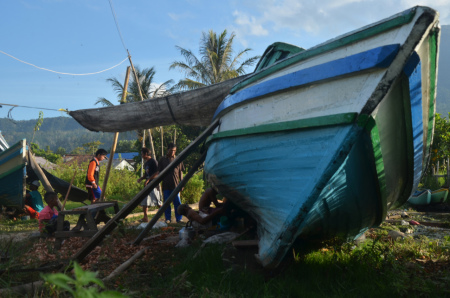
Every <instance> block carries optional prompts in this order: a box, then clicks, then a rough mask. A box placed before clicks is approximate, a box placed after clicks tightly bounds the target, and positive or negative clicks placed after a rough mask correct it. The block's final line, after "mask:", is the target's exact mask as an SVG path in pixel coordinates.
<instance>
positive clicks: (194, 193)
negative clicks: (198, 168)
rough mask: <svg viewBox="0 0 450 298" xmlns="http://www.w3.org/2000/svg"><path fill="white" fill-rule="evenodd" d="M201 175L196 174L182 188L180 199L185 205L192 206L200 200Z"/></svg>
mask: <svg viewBox="0 0 450 298" xmlns="http://www.w3.org/2000/svg"><path fill="white" fill-rule="evenodd" d="M204 184H205V183H204V181H203V173H202V172H198V173H197V174H195V175H194V176H192V178H191V179H190V180H189V182H188V183H187V184H186V186H185V187H184V190H183V193H182V196H181V199H182V201H183V203H185V204H194V203H197V202H198V201H199V200H200V197H201V196H202V194H203V190H204Z"/></svg>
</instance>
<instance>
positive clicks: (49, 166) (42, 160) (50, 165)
mask: <svg viewBox="0 0 450 298" xmlns="http://www.w3.org/2000/svg"><path fill="white" fill-rule="evenodd" d="M34 159H35V160H36V163H37V164H38V165H40V166H41V167H42V168H44V169H46V170H54V169H55V168H56V167H57V165H56V164H54V163H52V162H49V161H48V160H46V159H45V158H43V157H41V156H35V157H34Z"/></svg>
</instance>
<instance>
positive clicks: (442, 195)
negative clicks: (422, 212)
mask: <svg viewBox="0 0 450 298" xmlns="http://www.w3.org/2000/svg"><path fill="white" fill-rule="evenodd" d="M447 197H448V188H440V189H437V190H433V191H432V192H431V198H430V204H439V203H444V202H445V201H446V200H447Z"/></svg>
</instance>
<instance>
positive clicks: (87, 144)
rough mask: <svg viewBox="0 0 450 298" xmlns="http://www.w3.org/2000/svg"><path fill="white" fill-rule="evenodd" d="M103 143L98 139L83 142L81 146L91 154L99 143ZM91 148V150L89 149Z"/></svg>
mask: <svg viewBox="0 0 450 298" xmlns="http://www.w3.org/2000/svg"><path fill="white" fill-rule="evenodd" d="M102 144H103V143H102V142H100V141H94V142H89V143H85V144H83V147H84V148H85V152H92V155H94V153H95V151H96V150H97V149H98V147H99V146H100V145H102ZM91 150H92V151H91Z"/></svg>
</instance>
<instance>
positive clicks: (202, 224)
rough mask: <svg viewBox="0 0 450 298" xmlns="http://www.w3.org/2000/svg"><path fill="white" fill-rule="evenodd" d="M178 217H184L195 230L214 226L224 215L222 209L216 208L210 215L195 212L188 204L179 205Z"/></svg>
mask: <svg viewBox="0 0 450 298" xmlns="http://www.w3.org/2000/svg"><path fill="white" fill-rule="evenodd" d="M177 212H178V214H180V215H183V216H186V217H187V218H188V220H189V221H191V224H192V227H193V228H194V229H196V230H202V229H208V228H210V227H211V226H212V225H213V224H216V223H217V221H218V220H219V219H220V217H221V216H222V215H223V214H224V213H225V209H224V208H216V209H214V210H213V211H212V212H211V213H210V214H206V213H204V212H203V211H201V210H200V211H195V210H194V209H192V208H191V207H190V206H189V205H188V204H181V205H180V206H178V208H177Z"/></svg>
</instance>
